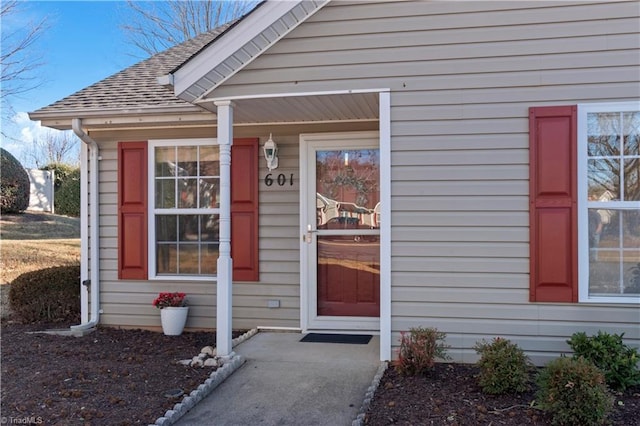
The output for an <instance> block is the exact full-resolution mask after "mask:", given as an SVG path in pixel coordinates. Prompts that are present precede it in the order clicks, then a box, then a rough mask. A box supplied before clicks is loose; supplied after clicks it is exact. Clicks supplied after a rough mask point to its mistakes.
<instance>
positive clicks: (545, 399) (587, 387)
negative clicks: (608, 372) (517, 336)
mask: <svg viewBox="0 0 640 426" xmlns="http://www.w3.org/2000/svg"><path fill="white" fill-rule="evenodd" d="M537 382H538V387H539V389H538V393H537V395H536V397H537V401H538V405H539V406H540V408H542V409H543V410H545V411H547V412H549V413H550V414H551V416H552V424H554V425H576V426H577V425H579V426H589V425H601V424H603V423H604V422H605V420H606V417H607V414H608V413H609V411H611V408H612V406H613V400H612V398H611V395H610V394H609V391H608V389H607V385H606V384H605V380H604V375H603V374H602V371H600V370H599V369H598V367H596V366H595V365H593V364H592V363H591V362H590V361H588V360H586V359H584V358H565V357H562V358H558V359H555V360H553V361H551V362H550V363H548V364H547V365H546V366H545V367H544V368H543V369H542V370H541V371H540V374H539V375H538V380H537Z"/></svg>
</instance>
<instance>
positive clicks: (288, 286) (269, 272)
mask: <svg viewBox="0 0 640 426" xmlns="http://www.w3.org/2000/svg"><path fill="white" fill-rule="evenodd" d="M209 132H210V134H215V129H210V130H209ZM181 135H182V136H181V137H184V138H188V137H201V136H202V131H199V132H198V134H195V136H194V133H193V132H190V131H183V132H182V133H181ZM133 136H135V138H134V137H133ZM255 136H260V135H255ZM159 137H163V136H162V135H161V134H159V133H147V135H141V134H139V133H138V134H135V135H133V134H127V133H121V134H120V135H119V137H118V138H117V139H116V140H141V139H143V140H144V139H152V138H159ZM278 144H279V146H280V147H281V149H282V152H283V153H284V154H283V155H281V156H280V167H279V168H278V169H277V170H275V171H274V172H276V175H277V174H279V173H284V174H285V175H286V176H287V177H289V176H290V174H291V173H293V175H294V185H293V186H284V187H278V186H272V187H270V188H267V187H266V185H265V184H264V182H263V180H262V179H263V178H264V176H265V175H266V174H267V173H268V171H267V169H266V165H265V161H264V159H263V158H262V156H261V157H260V161H259V165H260V173H259V176H260V179H261V181H260V185H259V194H260V195H259V196H260V207H259V208H260V224H259V226H260V231H259V232H260V240H259V247H260V254H259V261H260V281H259V282H255V283H254V282H250V283H249V282H236V283H234V284H233V313H234V318H233V327H234V328H235V329H247V328H253V327H257V326H267V327H299V324H300V279H299V277H300V271H299V250H298V246H299V245H298V231H297V229H294V228H292V227H291V224H292V223H298V216H299V208H298V198H299V173H298V136H297V135H293V136H286V137H285V136H283V137H278ZM100 155H101V157H102V160H101V161H100V214H101V217H100V238H101V240H100V258H101V268H102V269H101V274H100V279H101V283H100V286H101V308H102V310H103V312H104V313H103V314H102V315H101V323H102V324H105V325H113V326H122V327H151V328H153V327H159V326H160V315H159V312H158V310H157V309H156V308H154V307H153V306H152V305H151V302H152V301H153V299H154V298H155V297H157V294H158V293H159V292H162V291H182V292H185V293H187V295H188V301H189V306H190V307H191V309H190V311H189V317H188V322H187V327H190V328H197V329H203V328H204V329H213V328H215V326H216V321H215V317H216V285H215V282H213V281H211V282H202V281H189V280H175V281H164V280H163V281H160V280H148V281H128V280H118V238H117V225H118V217H117V209H118V205H117V201H118V196H117V175H118V173H117V142H116V141H115V140H113V139H112V140H100ZM268 300H279V301H280V308H275V309H273V308H272V309H270V308H267V302H268Z"/></svg>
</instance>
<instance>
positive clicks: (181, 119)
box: [29, 105, 216, 130]
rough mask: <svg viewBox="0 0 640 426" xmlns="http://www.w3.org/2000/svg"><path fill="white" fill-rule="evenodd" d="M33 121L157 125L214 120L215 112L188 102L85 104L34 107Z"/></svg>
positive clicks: (62, 127)
mask: <svg viewBox="0 0 640 426" xmlns="http://www.w3.org/2000/svg"><path fill="white" fill-rule="evenodd" d="M29 118H30V119H31V120H33V121H40V122H41V123H42V125H43V126H46V127H51V128H54V129H58V130H68V129H71V121H72V120H73V119H74V118H82V120H83V125H84V126H90V127H93V128H103V127H109V126H114V125H125V124H126V125H128V126H133V127H135V126H136V125H138V126H140V127H149V126H159V125H166V124H168V123H174V124H180V123H184V124H193V123H207V122H210V123H211V124H212V125H213V124H215V120H216V114H214V113H212V112H210V111H206V110H204V109H202V108H199V107H197V106H192V105H184V106H167V107H143V108H113V109H104V108H93V109H92V108H85V109H82V110H78V109H69V110H57V111H53V112H51V111H49V112H39V111H34V112H30V113H29Z"/></svg>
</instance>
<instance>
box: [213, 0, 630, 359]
mask: <svg viewBox="0 0 640 426" xmlns="http://www.w3.org/2000/svg"><path fill="white" fill-rule="evenodd" d="M639 12H640V10H639V8H638V3H637V2H635V1H623V2H612V1H602V2H565V3H556V2H423V1H419V2H393V3H385V2H371V3H369V4H364V3H362V2H352V3H345V2H340V1H336V2H331V3H330V4H329V5H328V6H326V7H324V8H323V9H321V10H320V11H319V12H317V13H316V14H315V15H313V16H312V17H311V18H310V19H309V20H308V21H306V22H305V23H303V24H302V25H301V26H300V27H298V28H296V29H295V30H294V31H292V32H291V33H290V34H289V35H288V36H286V37H285V38H284V39H282V40H281V41H280V42H278V43H277V44H276V45H275V46H273V47H272V48H271V49H270V50H268V51H267V52H266V53H265V54H263V55H262V56H261V57H259V58H257V59H256V60H254V61H253V62H252V63H251V64H249V66H248V67H246V69H244V70H242V71H241V72H239V73H238V74H237V75H235V76H234V77H232V78H230V79H229V80H228V81H227V82H225V83H224V84H223V85H222V86H221V87H220V88H218V89H216V90H215V91H214V92H213V94H212V95H213V96H214V97H224V96H231V95H236V96H237V95H247V96H249V95H255V94H265V93H271V94H279V93H289V92H302V93H304V92H315V91H332V90H352V89H380V88H388V89H389V90H390V91H391V120H392V123H391V164H392V166H391V178H392V182H391V193H392V196H391V197H392V198H391V209H392V217H391V224H392V231H391V239H392V245H391V254H392V259H391V260H392V263H391V268H392V272H391V273H392V277H391V281H392V306H391V312H392V331H393V335H392V342H393V344H394V346H397V343H398V339H399V333H400V332H401V331H403V330H407V329H408V328H410V327H413V326H419V325H421V326H436V327H438V328H439V329H440V330H442V331H445V332H446V333H447V334H448V343H449V344H451V345H452V349H451V353H452V355H453V356H454V359H456V360H464V361H473V360H475V352H474V351H473V349H472V347H473V345H474V344H475V342H476V341H477V340H478V339H482V338H485V339H489V338H492V337H494V336H498V335H500V336H505V337H508V338H511V339H513V340H514V341H516V342H517V343H519V344H521V345H522V346H523V347H524V348H525V349H526V350H527V352H528V353H529V354H530V355H531V356H532V358H533V359H534V361H535V362H537V363H542V362H544V361H545V360H547V359H549V358H551V357H554V356H557V355H558V354H559V353H562V352H566V351H567V350H568V346H567V345H566V342H565V340H566V339H567V338H568V337H569V336H570V335H571V334H572V333H573V332H576V331H587V332H589V333H591V332H596V331H597V330H600V329H602V330H605V331H609V332H616V333H619V332H625V338H626V341H627V342H629V343H631V344H633V345H636V346H640V309H639V308H638V306H637V305H593V304H546V303H530V302H529V301H528V299H529V227H528V225H529V196H528V190H529V187H528V185H529V180H528V179H529V166H528V164H529V149H528V148H529V140H528V124H529V123H528V108H529V107H530V106H543V105H566V104H577V103H585V102H614V101H625V100H637V99H638V98H640V81H639V80H640V75H639V73H638V69H639V66H640V37H638V28H639V27H640V19H639V16H638V14H639Z"/></svg>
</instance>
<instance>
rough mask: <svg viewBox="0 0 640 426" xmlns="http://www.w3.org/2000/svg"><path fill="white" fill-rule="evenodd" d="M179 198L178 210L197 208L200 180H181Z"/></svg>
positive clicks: (179, 182)
mask: <svg viewBox="0 0 640 426" xmlns="http://www.w3.org/2000/svg"><path fill="white" fill-rule="evenodd" d="M178 196H179V198H178V208H181V209H193V208H195V207H196V203H197V202H198V179H197V178H194V179H179V180H178Z"/></svg>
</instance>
